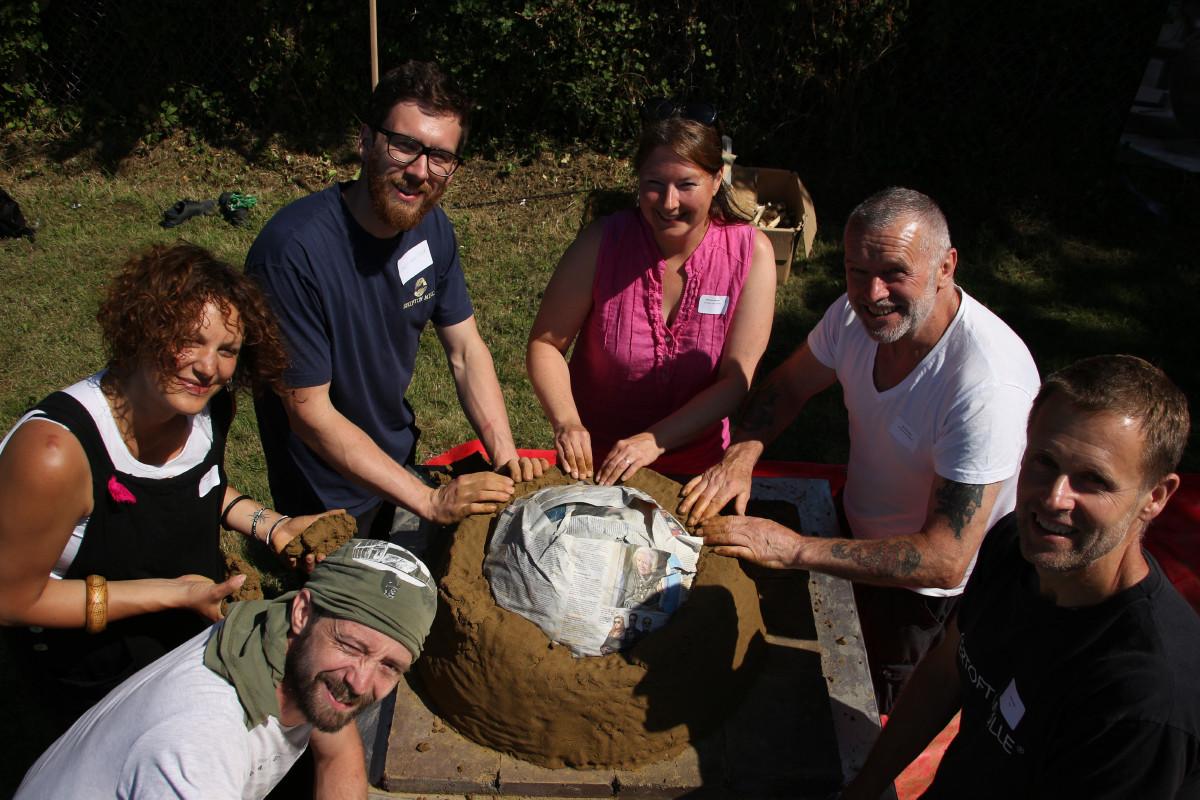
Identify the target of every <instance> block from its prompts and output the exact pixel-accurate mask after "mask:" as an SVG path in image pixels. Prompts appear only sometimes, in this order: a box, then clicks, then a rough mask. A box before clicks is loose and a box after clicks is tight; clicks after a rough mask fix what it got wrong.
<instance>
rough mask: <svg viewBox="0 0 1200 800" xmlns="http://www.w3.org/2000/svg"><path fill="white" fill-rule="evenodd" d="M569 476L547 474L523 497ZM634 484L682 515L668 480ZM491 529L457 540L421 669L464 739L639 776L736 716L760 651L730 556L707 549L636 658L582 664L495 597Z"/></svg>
mask: <svg viewBox="0 0 1200 800" xmlns="http://www.w3.org/2000/svg"><path fill="white" fill-rule="evenodd" d="M568 480H569V479H567V478H564V476H563V475H562V473H561V472H559V471H558V470H557V469H556V468H551V469H550V470H548V471H547V473H546V475H544V476H543V477H542V478H540V479H538V480H535V481H529V482H525V483H521V484H518V486H517V496H518V497H519V496H522V495H524V494H527V493H529V492H533V491H536V490H538V489H541V488H543V487H546V486H551V485H555V484H558V483H565V482H567V481H568ZM629 485H630V486H633V487H635V488H637V489H641V490H642V491H644V492H646V493H647V494H649V495H650V496H651V497H653V498H654V499H655V500H657V501H658V502H659V504H661V505H662V506H663V507H664V508H666V509H667V510H668V511H671V512H672V513H675V512H676V510H677V508H678V505H679V500H680V498H679V489H680V487H679V484H677V483H675V482H674V481H671V480H668V479H666V478H664V477H662V476H661V475H658V474H657V473H654V472H651V471H649V470H645V469H643V470H641V471H639V472H638V474H637V475H635V476H634V478H633V480H631V481H629ZM495 519H496V516H495V515H478V516H475V517H470V518H468V519H466V520H464V521H463V522H462V523H461V524H460V525H458V527H457V529H456V530H455V531H454V532H453V534H452V537H453V538H452V540H451V542H450V547H449V551H448V553H447V555H446V557H445V559H444V560H443V563H442V565H441V566H440V567H439V569H437V570H436V571H435V572H436V573H437V575H438V576H439V581H438V583H439V587H440V591H439V595H440V601H441V602H440V604H439V607H438V614H437V619H436V620H435V621H434V625H433V630H432V632H431V633H430V635H429V638H428V639H427V640H426V649H425V653H424V654H423V655H422V657H421V659H420V660H419V661H418V662H417V667H418V670H419V672H420V674H421V676H422V678H423V679H424V683H425V687H426V689H427V691H428V692H429V694H430V696H431V697H432V698H433V700H434V702H435V704H436V709H437V711H438V712H439V713H440V714H441V715H442V717H443V718H445V719H446V720H447V721H448V722H450V724H452V725H453V726H454V727H455V728H457V729H458V730H459V731H460V732H461V733H463V734H464V735H466V736H467V737H469V738H470V739H472V740H474V741H476V742H478V743H480V744H482V745H485V746H487V747H491V748H493V749H495V750H499V751H502V752H505V753H509V754H511V755H513V756H516V757H517V758H522V759H524V760H527V761H531V762H533V763H535V764H538V765H541V766H545V767H562V766H571V767H580V768H598V767H619V768H632V767H636V766H640V765H642V764H647V763H651V762H653V761H657V760H659V759H662V758H666V757H668V756H672V755H676V754H678V753H679V752H680V751H682V750H683V749H684V747H685V746H686V745H687V744H688V743H689V742H690V741H692V740H695V739H698V738H700V737H702V736H703V735H704V734H705V733H707V732H709V731H710V730H713V729H714V728H716V727H717V726H719V725H720V724H721V723H722V722H723V721H724V720H725V719H726V718H727V717H728V716H729V714H731V713H732V712H733V710H734V709H735V708H736V707H737V704H738V703H739V702H740V700H741V698H742V697H743V696H744V694H745V691H746V689H747V688H748V686H749V684H750V682H751V681H752V680H753V679H754V677H755V675H756V674H757V670H758V668H759V667H760V666H761V664H762V661H763V657H764V656H765V642H764V639H763V622H762V617H761V616H760V614H759V609H758V596H757V593H756V590H755V586H754V583H753V582H752V581H751V580H750V579H749V578H748V577H746V575H745V574H744V573H743V572H742V569H741V567H740V565H739V563H738V562H737V561H736V560H733V559H728V558H721V557H719V556H714V555H712V554H711V552H710V551H708V550H707V549H706V550H705V552H704V554H703V555H702V556H701V559H700V563H699V566H698V572H697V575H696V580H695V583H694V586H693V589H692V594H691V598H690V599H689V600H688V602H687V604H686V605H684V606H683V607H682V608H681V609H680V610H679V611H677V612H676V613H675V615H674V616H673V617H672V618H671V621H670V623H669V624H667V625H666V626H664V627H663V628H662V629H660V630H658V631H655V632H654V633H652V634H650V635H649V636H647V637H646V638H645V639H643V640H642V641H641V642H639V643H638V644H637V645H635V646H634V647H633V648H632V649H630V650H627V651H623V652H620V653H613V654H611V655H607V656H598V657H591V658H581V659H575V658H574V657H572V655H571V653H570V652H569V651H568V650H567V649H566V648H565V647H561V646H558V645H554V644H552V643H551V642H550V641H549V640H548V639H547V638H546V636H545V634H543V633H542V631H541V630H539V629H538V628H537V626H535V625H534V624H533V623H531V622H529V621H528V620H526V619H524V618H523V617H521V616H519V615H517V614H513V613H511V612H509V611H506V610H504V609H502V608H500V607H499V606H497V605H496V603H495V601H494V600H493V599H492V594H491V591H490V589H489V587H488V584H487V581H486V579H485V578H484V577H483V570H482V564H483V558H484V553H485V546H486V544H487V540H488V536H489V535H490V534H491V532H492V530H493V528H494V525H495Z"/></svg>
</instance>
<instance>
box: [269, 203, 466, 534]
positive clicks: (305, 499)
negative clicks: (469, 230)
mask: <svg viewBox="0 0 1200 800" xmlns="http://www.w3.org/2000/svg"><path fill="white" fill-rule="evenodd" d="M347 185H348V184H341V185H338V186H331V187H330V188H328V189H326V190H324V191H322V192H318V193H317V194H314V195H310V196H308V197H305V198H301V199H300V200H296V201H295V202H293V203H291V204H289V205H288V206H286V207H285V208H284V209H283V210H282V211H280V212H279V213H278V214H276V215H275V216H274V217H273V218H271V220H270V221H269V222H268V223H267V224H266V226H265V227H264V228H263V230H262V232H261V233H260V234H259V235H258V238H257V239H256V240H255V241H254V244H253V246H251V248H250V252H249V254H248V255H247V256H246V273H247V274H248V275H250V276H252V277H253V278H254V279H255V280H257V281H258V283H259V285H261V286H262V287H263V289H264V290H265V291H266V293H267V295H268V298H269V300H270V303H271V306H272V308H273V309H274V311H275V314H276V315H277V316H278V317H279V324H280V327H281V328H282V330H283V333H284V336H285V337H286V339H287V343H288V352H289V355H290V356H291V359H292V363H291V367H290V368H289V369H288V372H287V375H286V380H287V382H288V383H289V384H290V385H292V386H296V387H309V386H320V385H322V384H324V383H329V384H330V387H329V396H330V399H331V400H332V402H333V405H334V407H335V408H336V409H337V410H338V411H339V412H341V413H342V414H343V415H344V416H345V417H346V418H347V419H349V420H350V421H351V422H353V423H354V424H355V425H357V426H358V427H359V428H361V429H362V430H363V431H365V432H366V433H367V435H368V436H370V437H371V439H373V440H374V442H375V443H376V444H377V445H379V447H380V448H382V449H383V451H384V452H385V453H387V454H388V455H390V456H391V457H392V458H393V459H395V460H396V461H398V462H400V463H405V462H406V461H408V460H409V458H410V457H411V454H412V451H413V447H414V445H415V444H416V440H417V436H418V435H419V433H420V431H419V430H418V428H417V427H416V425H415V424H414V415H413V410H412V407H411V406H409V404H408V401H407V400H405V397H404V395H405V392H407V391H408V384H409V381H410V380H411V379H412V372H413V366H414V365H415V363H416V359H417V343H418V339H419V337H420V335H421V331H422V330H423V329H424V327H425V324H426V323H427V322H429V321H432V322H433V324H434V325H437V326H439V327H446V326H450V325H456V324H458V323H460V322H463V321H464V320H466V319H468V318H470V317H471V315H472V313H473V310H472V308H471V300H470V298H469V297H468V296H467V286H466V281H465V279H464V277H463V272H462V266H461V264H460V263H459V259H458V242H457V240H456V238H455V236H454V230H453V228H452V227H451V225H450V220H449V219H448V218H447V217H446V214H445V212H443V211H442V210H441V208H438V207H435V208H433V209H432V210H431V211H430V212H429V213H428V214H426V215H425V218H424V219H423V220H422V221H421V224H420V225H419V226H417V228H415V229H414V230H411V231H406V232H404V233H401V234H399V235H398V236H396V237H393V238H390V239H379V238H376V237H375V236H372V235H371V234H370V233H368V232H367V231H365V230H364V229H363V228H362V227H361V226H360V225H359V224H358V223H357V222H356V221H355V219H354V216H353V215H352V214H351V213H350V209H349V208H348V207H347V206H346V203H345V201H343V200H342V190H343V189H345V188H346V186H347ZM255 411H256V412H257V414H258V427H259V433H260V435H261V436H262V443H263V452H264V454H265V455H266V459H267V475H268V478H269V480H270V483H271V493H272V494H273V495H274V499H275V506H276V508H278V509H279V511H281V512H283V513H285V514H291V515H293V516H294V515H298V514H311V513H316V512H319V511H324V510H326V509H330V508H344V509H346V510H347V511H348V512H350V513H351V514H359V513H362V512H363V511H365V510H367V509H368V508H370V507H371V505H372V504H374V503H375V502H376V501H377V499H378V498H376V497H374V496H373V495H371V493H370V492H368V491H367V490H366V489H363V488H361V487H359V486H358V485H357V484H355V483H354V482H353V481H351V480H349V479H348V478H345V477H343V476H342V475H341V474H340V473H338V472H337V471H336V470H334V469H333V468H332V467H330V466H329V465H328V464H326V463H325V461H323V460H322V459H321V458H320V457H319V456H317V454H316V453H314V452H313V451H312V450H310V449H309V448H308V447H307V446H306V445H305V444H304V443H303V442H301V441H300V439H299V437H297V436H295V435H294V434H293V433H292V431H291V428H290V425H289V423H288V418H287V413H286V412H285V410H284V408H283V404H282V402H281V401H280V399H279V397H277V396H276V395H274V394H271V393H267V394H265V395H264V396H263V397H262V398H260V399H259V400H257V401H255Z"/></svg>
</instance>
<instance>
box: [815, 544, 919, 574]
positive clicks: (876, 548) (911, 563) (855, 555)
mask: <svg viewBox="0 0 1200 800" xmlns="http://www.w3.org/2000/svg"><path fill="white" fill-rule="evenodd" d="M830 552H831V553H832V555H833V557H834V558H840V559H843V560H846V561H853V562H854V563H855V564H857V565H859V566H860V567H863V568H864V569H866V570H867V571H868V572H870V573H871V574H872V575H875V576H877V577H881V578H889V577H903V576H905V575H911V574H913V572H915V571H916V569H917V567H918V566H920V564H921V553H920V552H918V550H917V548H916V547H914V546H913V545H912V543H911V542H891V541H888V540H886V539H879V540H877V541H870V540H866V541H858V540H855V539H839V540H837V541H836V542H834V543H833V547H832V548H831V549H830Z"/></svg>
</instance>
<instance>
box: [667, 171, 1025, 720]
mask: <svg viewBox="0 0 1200 800" xmlns="http://www.w3.org/2000/svg"><path fill="white" fill-rule="evenodd" d="M844 238H845V249H846V294H845V295H844V296H842V297H841V298H839V299H838V300H837V302H835V303H834V304H833V305H832V306H831V307H830V308H829V310H828V311H826V313H825V316H824V318H823V319H822V320H821V322H820V323H818V325H817V327H816V328H814V329H813V330H812V331H811V332H810V333H809V335H808V340H807V342H806V343H805V344H803V345H801V346H800V347H799V348H798V349H797V350H796V351H795V352H794V353H793V354H792V355H791V356H790V357H789V358H788V359H787V361H785V362H784V363H783V364H781V365H780V366H779V367H778V368H777V369H775V371H774V372H772V373H771V374H770V375H769V376H768V377H767V379H766V381H764V383H763V385H762V386H761V387H760V388H759V390H758V391H757V393H756V394H755V396H754V399H753V400H752V402H751V404H750V406H749V407H748V408H747V410H746V413H745V414H744V415H743V417H742V420H741V422H740V424H739V427H738V430H737V432H736V434H735V436H734V437H733V443H732V444H731V445H730V447H729V449H728V450H727V451H726V453H725V455H724V457H723V458H722V460H721V461H720V462H718V463H717V464H715V465H713V466H712V467H710V468H709V469H708V470H706V471H705V472H704V473H703V474H702V475H700V476H698V477H696V478H695V479H694V480H692V481H691V482H690V483H688V485H687V486H686V487H685V488H684V494H685V495H686V499H685V500H684V502H683V504H682V505H681V506H680V511H681V512H682V513H689V512H690V519H689V521H690V522H693V523H695V522H697V521H699V520H701V519H704V518H706V517H707V518H708V519H707V520H706V521H705V522H704V523H703V526H702V528H701V531H702V533H703V535H704V537H705V541H706V543H707V544H710V545H715V546H717V552H718V553H719V554H722V555H731V556H738V557H740V558H745V559H748V560H750V561H754V562H755V563H758V564H762V565H764V566H769V567H777V568H791V569H808V570H816V571H819V572H825V573H829V574H832V575H838V576H840V577H844V578H847V579H849V580H852V581H854V582H855V599H856V602H857V603H858V607H859V616H860V619H861V622H862V626H863V638H864V642H865V644H866V647H867V656H868V660H869V662H870V667H871V674H872V679H873V682H874V685H875V693H876V700H877V702H878V703H879V707H880V711H881V712H883V713H886V712H887V710H888V709H889V708H890V707H891V703H892V701H893V700H894V699H895V696H896V694H898V693H899V690H900V688H901V687H902V686H903V684H904V682H905V681H906V680H907V677H908V675H909V674H910V673H911V671H912V668H913V666H915V665H916V663H917V662H918V661H920V658H921V656H922V655H923V654H924V653H925V652H926V651H927V650H928V649H929V648H930V647H932V646H933V645H935V644H936V643H937V642H938V641H940V639H941V637H942V634H943V631H944V626H945V623H946V620H947V618H948V617H949V616H950V615H951V614H952V612H953V609H954V603H955V601H956V599H957V597H958V595H959V594H961V592H962V588H963V586H964V585H965V584H966V580H967V576H968V575H969V574H970V571H971V566H972V565H973V563H974V559H975V555H976V553H977V552H978V550H979V544H980V542H982V541H983V536H984V534H985V533H986V532H987V530H988V529H989V528H990V527H991V525H992V524H993V523H994V522H995V521H996V520H998V519H999V518H1000V517H1002V516H1004V514H1006V513H1008V512H1009V511H1011V510H1012V508H1013V504H1014V499H1015V487H1016V474H1017V469H1018V466H1019V464H1020V460H1021V454H1022V452H1023V450H1024V447H1025V421H1026V417H1027V415H1028V413H1029V407H1030V404H1031V402H1032V400H1033V397H1034V395H1035V394H1036V393H1037V389H1038V383H1039V381H1038V373H1037V368H1036V366H1035V365H1034V363H1033V358H1032V357H1031V356H1030V354H1029V350H1028V348H1026V347H1025V344H1024V343H1023V342H1022V341H1021V339H1020V337H1018V336H1017V335H1016V334H1015V333H1013V331H1012V330H1011V329H1010V328H1009V327H1008V326H1007V325H1005V324H1004V322H1003V321H1002V320H1001V319H1000V318H999V317H997V316H996V315H995V314H993V313H992V312H990V311H988V310H987V309H986V308H984V307H983V306H982V305H980V304H979V303H978V302H976V301H975V300H973V299H972V298H971V297H970V296H969V295H968V294H967V293H966V292H964V291H963V290H962V289H961V288H959V287H958V286H956V285H955V283H954V272H955V267H956V266H957V264H958V252H957V251H956V250H955V249H954V247H953V246H951V243H950V232H949V228H948V227H947V225H946V218H945V216H944V215H943V214H942V211H941V209H939V208H938V206H937V204H936V203H934V202H933V201H932V200H931V199H930V198H928V197H926V196H925V195H923V194H921V193H920V192H916V191H913V190H910V189H901V188H892V189H886V190H884V191H882V192H880V193H878V194H876V195H874V196H873V197H871V198H869V199H867V200H865V201H864V202H863V203H862V204H860V205H859V206H858V207H857V208H856V209H855V210H854V211H853V212H851V214H850V219H849V221H848V222H847V223H846V229H845V235H844ZM835 380H836V381H838V382H839V383H840V384H841V386H842V390H843V394H844V396H845V402H846V409H847V411H848V413H849V422H850V461H849V464H848V465H847V478H846V486H845V489H844V492H843V493H842V495H841V497H840V498H839V500H840V501H841V503H840V504H839V506H840V508H839V512H840V511H841V509H842V508H844V516H843V515H841V514H840V513H839V518H840V521H841V522H842V525H843V534H844V535H846V536H847V537H848V538H840V539H821V538H816V537H809V536H802V535H800V534H798V533H796V532H794V531H791V530H789V529H788V528H786V527H784V526H782V525H779V524H778V523H775V522H771V521H769V520H764V519H756V518H752V517H745V516H734V517H716V518H714V516H713V515H715V514H716V513H717V512H718V511H719V510H720V509H721V508H722V507H724V506H725V504H726V503H728V502H729V501H730V500H734V501H736V506H735V507H736V509H737V511H738V514H739V515H742V514H744V513H745V511H746V502H747V500H748V499H749V496H750V481H751V473H752V471H753V469H754V465H755V463H756V462H757V461H758V459H759V457H760V456H761V454H762V452H763V449H764V448H765V447H766V445H767V444H768V443H769V442H770V441H772V440H773V439H774V438H775V437H776V436H777V435H778V434H779V433H780V432H782V431H783V429H784V428H785V427H787V425H788V423H789V422H791V420H792V419H793V418H794V417H795V416H796V414H797V413H798V412H799V411H800V409H801V407H803V405H804V404H805V402H807V400H808V399H809V398H810V397H812V396H813V395H815V394H817V393H818V392H820V391H822V390H824V389H826V388H827V387H829V386H831V385H832V384H833V382H834V381H835Z"/></svg>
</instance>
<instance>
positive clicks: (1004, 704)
mask: <svg viewBox="0 0 1200 800" xmlns="http://www.w3.org/2000/svg"><path fill="white" fill-rule="evenodd" d="M1000 716H1002V717H1004V721H1005V722H1007V723H1008V727H1009V728H1011V729H1012V730H1014V731H1015V730H1016V729H1017V723H1018V722H1020V721H1021V717H1023V716H1025V704H1024V703H1022V702H1021V696H1020V695H1019V694H1017V682H1016V681H1015V680H1014V681H1013V682H1012V683H1010V684H1009V685H1008V688H1007V689H1005V690H1004V694H1002V695H1000Z"/></svg>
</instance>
